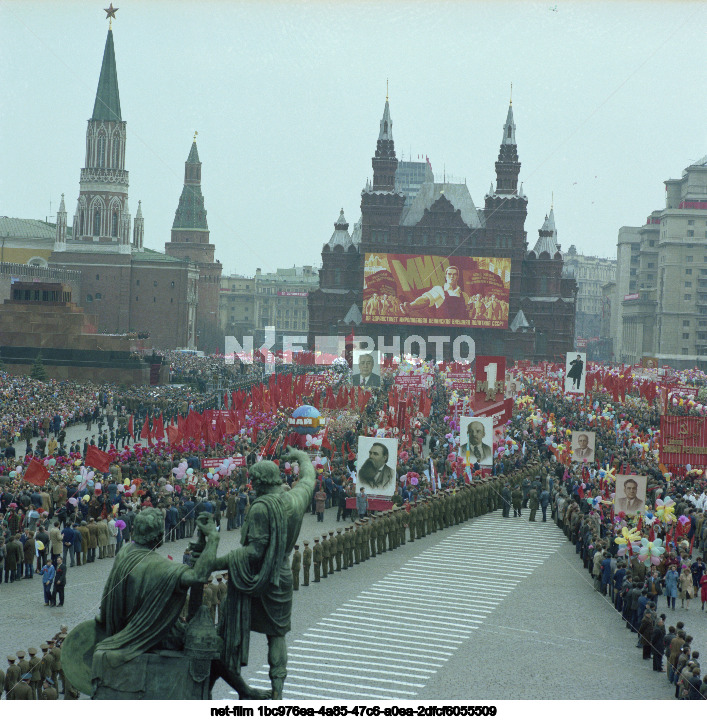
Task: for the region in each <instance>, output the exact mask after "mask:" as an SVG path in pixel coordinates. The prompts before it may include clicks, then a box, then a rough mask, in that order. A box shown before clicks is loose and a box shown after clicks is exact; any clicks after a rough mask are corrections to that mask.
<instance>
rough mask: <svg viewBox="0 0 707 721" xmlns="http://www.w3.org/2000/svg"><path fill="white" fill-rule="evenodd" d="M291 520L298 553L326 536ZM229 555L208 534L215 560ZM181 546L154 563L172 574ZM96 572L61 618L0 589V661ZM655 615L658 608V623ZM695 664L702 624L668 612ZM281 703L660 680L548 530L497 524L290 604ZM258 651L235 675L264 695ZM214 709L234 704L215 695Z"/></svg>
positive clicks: (663, 695) (82, 601)
mask: <svg viewBox="0 0 707 721" xmlns="http://www.w3.org/2000/svg"><path fill="white" fill-rule="evenodd" d="M335 519H336V509H329V510H327V511H326V513H325V522H324V523H317V522H316V517H315V516H312V515H310V514H309V513H308V514H306V515H305V519H304V523H303V526H302V532H301V535H300V540H303V539H305V538H306V539H309V540H310V541H311V540H312V539H313V537H314V536H315V535H320V534H321V532H324V531H329V530H334V529H336V528H337V527H338V526H341V525H343V524H341V523H339V524H337V523H336V521H335ZM237 546H238V532H236V531H232V532H226V531H223V532H222V537H221V543H220V551H221V552H224V551H228V550H229V549H233V548H236V547H237ZM185 547H186V541H178V542H174V543H168V544H166V546H164V547H162V548H160V549H159V551H158V552H159V553H160V554H162V555H164V556H167V555H171V556H172V557H173V559H174V562H175V563H181V558H182V552H183V550H184V548H185ZM110 566H111V561H110V560H104V561H96V562H95V563H93V564H89V565H87V566H85V567H81V568H72V569H69V575H68V583H67V589H66V605H65V606H64V607H63V608H47V607H45V606H44V604H43V599H42V589H41V581H40V580H39V579H37V578H35V579H34V580H23V581H21V582H20V583H14V584H12V585H10V586H7V585H5V584H2V585H0V658H2V659H4V657H5V655H6V654H8V653H14V652H16V651H17V650H18V649H19V648H25V649H26V648H27V647H28V646H33V645H37V644H39V643H42V642H43V641H45V640H46V639H47V638H49V637H50V636H52V635H53V634H54V633H56V631H57V630H58V629H59V626H60V625H61V624H66V625H68V626H70V627H71V626H74V625H76V624H77V623H79V622H81V621H84V620H87V619H89V618H91V617H93V616H94V615H95V614H96V613H97V611H98V606H99V602H100V592H101V589H102V588H103V585H104V583H105V580H106V578H107V576H108V573H109V570H110ZM663 611H665V605H664V602H663V601H662V600H661V602H660V612H661V613H662V612H663ZM667 615H668V624H670V623H674V622H675V621H677V620H684V621H685V622H686V623H687V627H688V630H689V632H690V633H691V634H692V635H694V637H695V642H694V648H696V649H698V650H700V652H701V653H703V652H707V649H705V648H704V642H705V639H706V638H707V633H705V632H706V631H707V613H704V612H701V611H700V606H699V604H695V603H693V606H692V608H691V609H690V610H689V611H681V610H680V609H678V610H676V611H668V612H667ZM292 628H293V630H292V632H291V633H290V634H289V635H288V647H289V663H288V669H289V675H288V679H287V682H286V684H285V696H286V698H289V699H300V700H302V699H315V700H316V699H322V700H324V699H336V698H345V699H353V700H356V699H358V700H361V699H366V698H376V699H410V700H414V699H449V700H454V699H468V698H477V699H484V698H486V699H575V698H587V699H639V698H650V699H669V698H672V697H673V689H672V687H670V686H669V685H668V683H667V679H666V676H665V674H658V673H655V672H653V671H652V665H651V662H650V661H643V660H642V659H641V651H640V649H638V648H636V647H635V642H636V636H635V635H633V634H631V633H630V632H629V631H627V630H626V628H625V625H624V624H623V623H622V621H621V618H620V616H619V615H618V614H617V613H616V612H615V611H614V609H613V607H612V606H611V604H610V603H608V602H607V600H606V599H605V598H604V597H602V596H601V595H600V594H599V593H597V592H595V591H594V589H593V586H592V583H591V579H590V577H589V575H588V574H587V572H586V571H585V570H584V569H583V567H582V564H581V562H580V561H579V557H578V556H577V555H576V554H575V553H574V546H572V545H571V544H570V543H568V542H567V541H566V539H565V537H564V536H563V535H562V533H561V532H560V531H559V529H557V527H556V526H555V525H554V524H553V523H551V522H548V523H545V524H544V523H541V522H538V523H535V524H531V523H529V522H528V520H527V517H526V516H524V517H523V518H519V519H513V518H510V519H505V518H502V516H501V513H500V511H497V512H495V513H493V514H489V515H487V516H484V517H482V518H479V519H474V520H472V521H469V522H467V523H466V524H463V525H461V526H455V527H452V528H449V529H446V530H444V531H439V532H437V533H435V534H432V535H431V536H427V537H426V538H424V539H418V540H417V541H415V542H414V543H410V542H409V541H408V543H406V544H405V545H404V546H401V547H400V548H398V549H396V550H395V551H388V552H387V553H385V554H382V555H379V556H378V557H376V558H375V559H370V560H368V561H366V562H365V563H363V564H359V565H358V566H354V567H353V568H351V569H349V570H347V571H345V572H344V571H342V572H339V573H335V574H334V575H333V576H331V577H329V578H327V579H326V580H322V582H321V583H318V584H314V583H313V584H311V585H310V586H309V587H306V588H305V587H300V590H299V591H298V592H296V593H295V599H294V612H293V619H292ZM266 658H267V646H266V642H265V638H264V637H263V636H261V635H260V634H254V635H253V637H252V640H251V656H250V663H249V666H248V667H247V668H246V669H244V673H245V675H246V676H247V677H248V678H250V679H251V681H252V682H253V683H254V684H255V685H258V686H263V687H265V686H267V683H268V677H267V667H266V666H265V663H266ZM214 698H216V699H219V698H230V699H233V698H235V694H233V693H232V692H231V690H230V688H229V687H228V686H226V684H224V683H223V682H218V683H217V685H216V687H215V688H214Z"/></svg>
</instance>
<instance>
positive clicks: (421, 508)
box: [415, 501, 427, 538]
mask: <svg viewBox="0 0 707 721" xmlns="http://www.w3.org/2000/svg"><path fill="white" fill-rule="evenodd" d="M426 505H427V504H425V503H423V502H422V501H417V503H416V504H415V510H416V512H417V528H416V529H415V535H416V536H417V537H418V538H424V537H425V536H426V535H427V533H426V530H425V525H426V524H425V513H426V509H425V506H426Z"/></svg>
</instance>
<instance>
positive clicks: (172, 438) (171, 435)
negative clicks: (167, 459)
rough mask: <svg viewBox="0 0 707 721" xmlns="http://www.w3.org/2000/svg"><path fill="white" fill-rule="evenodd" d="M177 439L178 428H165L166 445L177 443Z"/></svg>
mask: <svg viewBox="0 0 707 721" xmlns="http://www.w3.org/2000/svg"><path fill="white" fill-rule="evenodd" d="M178 439H179V428H178V427H176V426H167V443H169V445H170V446H172V445H174V444H175V443H177V441H178Z"/></svg>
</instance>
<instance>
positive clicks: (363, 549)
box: [359, 516, 369, 563]
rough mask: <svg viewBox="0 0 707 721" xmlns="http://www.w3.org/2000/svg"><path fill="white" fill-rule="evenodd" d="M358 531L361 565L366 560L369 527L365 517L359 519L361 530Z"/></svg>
mask: <svg viewBox="0 0 707 721" xmlns="http://www.w3.org/2000/svg"><path fill="white" fill-rule="evenodd" d="M359 531H360V533H361V563H363V562H364V561H367V560H368V534H369V525H368V517H367V516H366V517H364V518H362V519H361V528H360V529H359Z"/></svg>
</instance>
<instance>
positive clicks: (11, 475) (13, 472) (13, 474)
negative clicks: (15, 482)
mask: <svg viewBox="0 0 707 721" xmlns="http://www.w3.org/2000/svg"><path fill="white" fill-rule="evenodd" d="M7 475H8V476H10V478H14V477H15V476H16V475H17V471H10V472H9V473H8V474H7Z"/></svg>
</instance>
